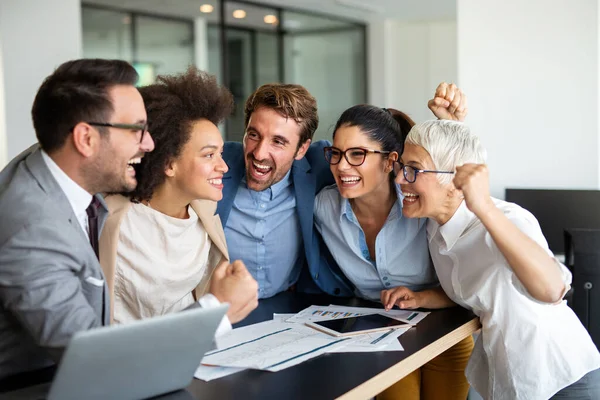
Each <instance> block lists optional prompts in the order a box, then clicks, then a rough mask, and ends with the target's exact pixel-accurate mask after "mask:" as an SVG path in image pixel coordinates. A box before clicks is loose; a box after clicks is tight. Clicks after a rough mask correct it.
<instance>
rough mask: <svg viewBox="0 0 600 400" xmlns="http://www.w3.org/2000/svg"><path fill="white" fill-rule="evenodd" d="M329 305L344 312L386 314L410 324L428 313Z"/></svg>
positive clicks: (333, 309)
mask: <svg viewBox="0 0 600 400" xmlns="http://www.w3.org/2000/svg"><path fill="white" fill-rule="evenodd" d="M329 307H330V308H331V309H332V311H335V310H337V311H341V310H343V311H344V312H348V313H350V312H355V313H357V312H362V313H364V314H381V315H387V316H388V317H391V318H394V319H397V320H399V321H405V322H409V323H410V324H413V325H416V324H417V323H419V322H421V321H422V320H423V318H425V317H426V316H428V315H429V314H430V312H429V311H413V310H390V311H385V310H384V309H382V308H367V307H346V306H338V305H334V304H331V305H329Z"/></svg>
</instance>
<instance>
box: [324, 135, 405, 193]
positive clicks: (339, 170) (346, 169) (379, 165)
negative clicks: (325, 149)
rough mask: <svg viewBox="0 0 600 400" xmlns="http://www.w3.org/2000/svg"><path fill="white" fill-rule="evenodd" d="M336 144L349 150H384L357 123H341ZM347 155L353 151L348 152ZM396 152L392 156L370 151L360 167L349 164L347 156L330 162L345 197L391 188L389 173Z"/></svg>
mask: <svg viewBox="0 0 600 400" xmlns="http://www.w3.org/2000/svg"><path fill="white" fill-rule="evenodd" d="M333 147H336V148H338V149H340V150H341V151H346V150H347V149H350V148H353V147H360V148H364V149H371V150H382V148H381V144H380V143H379V142H377V141H375V140H373V139H371V138H370V137H369V136H368V135H366V134H365V133H364V132H363V131H361V129H360V128H359V127H358V126H347V125H346V126H341V127H340V128H338V130H337V131H336V132H335V136H334V139H333ZM347 155H348V157H350V156H351V154H348V153H347ZM397 156H398V155H397V153H396V152H392V153H390V154H389V155H387V157H386V155H383V154H377V153H367V154H366V157H365V161H364V162H363V163H362V165H360V166H353V165H350V164H349V163H348V161H347V160H346V158H345V157H344V156H342V157H341V159H340V162H339V163H337V164H335V165H331V166H330V168H331V173H332V174H333V176H334V178H335V182H336V183H337V186H338V188H339V191H340V194H341V195H342V197H345V198H347V199H355V198H359V197H362V196H365V195H372V194H376V193H380V192H382V193H383V192H384V191H387V190H389V185H390V172H391V170H392V166H393V161H394V160H395V159H396V158H397Z"/></svg>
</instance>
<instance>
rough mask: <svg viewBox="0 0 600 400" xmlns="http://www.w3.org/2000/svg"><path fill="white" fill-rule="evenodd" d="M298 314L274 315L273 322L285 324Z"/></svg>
mask: <svg viewBox="0 0 600 400" xmlns="http://www.w3.org/2000/svg"><path fill="white" fill-rule="evenodd" d="M294 315H296V314H277V313H273V321H282V322H285V320H286V319H288V318H291V317H293V316H294Z"/></svg>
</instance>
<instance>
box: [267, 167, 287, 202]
mask: <svg viewBox="0 0 600 400" xmlns="http://www.w3.org/2000/svg"><path fill="white" fill-rule="evenodd" d="M291 174H292V169H291V168H290V170H289V171H288V172H287V174H285V176H284V177H283V179H282V180H280V181H279V182H277V183H276V184H274V185H271V200H273V199H274V198H275V197H277V195H279V193H281V191H282V190H283V189H285V188H286V187H288V186H289V185H290V184H291V183H292V179H291Z"/></svg>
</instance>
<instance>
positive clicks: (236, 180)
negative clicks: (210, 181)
mask: <svg viewBox="0 0 600 400" xmlns="http://www.w3.org/2000/svg"><path fill="white" fill-rule="evenodd" d="M227 166H228V167H229V171H227V173H225V175H224V176H223V199H222V200H221V201H219V203H218V204H217V208H216V212H217V214H219V216H220V217H221V221H222V222H223V226H225V224H227V219H228V218H229V213H230V212H231V207H233V201H234V199H235V195H236V193H237V190H238V187H239V186H240V182H241V181H242V177H243V176H244V174H245V173H246V167H245V166H244V158H243V155H242V157H240V158H237V159H234V160H228V161H227Z"/></svg>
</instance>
